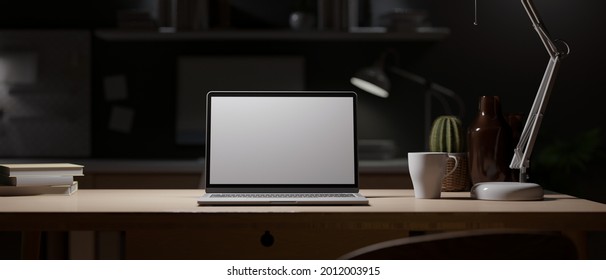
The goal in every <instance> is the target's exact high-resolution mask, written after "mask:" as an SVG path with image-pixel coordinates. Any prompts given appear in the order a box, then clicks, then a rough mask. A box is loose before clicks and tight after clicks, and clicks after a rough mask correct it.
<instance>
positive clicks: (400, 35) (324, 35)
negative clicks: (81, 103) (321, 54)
mask: <svg viewBox="0 0 606 280" xmlns="http://www.w3.org/2000/svg"><path fill="white" fill-rule="evenodd" d="M449 34H450V30H449V29H448V28H442V27H432V28H422V29H421V28H420V29H418V30H417V31H410V32H334V31H307V32H301V31H290V30H275V31H274V30H272V31H267V30H233V31H183V32H172V33H161V32H155V31H132V30H107V29H106V30H97V31H95V36H96V37H97V38H100V39H102V40H107V41H123V42H137V41H230V40H231V41H326V42H332V41H340V42H341V41H438V40H441V39H444V38H445V37H446V36H448V35H449Z"/></svg>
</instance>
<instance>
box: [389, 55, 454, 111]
mask: <svg viewBox="0 0 606 280" xmlns="http://www.w3.org/2000/svg"><path fill="white" fill-rule="evenodd" d="M389 70H390V71H391V72H393V73H394V74H396V75H398V76H400V77H403V78H405V79H408V80H411V81H413V82H416V83H418V84H421V85H424V86H426V87H427V90H431V91H433V92H437V93H439V94H442V95H444V96H448V97H449V98H452V99H454V101H455V102H456V103H457V106H458V107H459V114H460V115H461V117H463V116H464V115H465V104H464V103H463V99H461V97H460V96H459V95H458V94H456V93H455V92H454V91H452V90H451V89H449V88H446V87H444V86H442V85H440V84H436V83H434V82H431V81H429V80H428V79H425V78H423V77H421V76H419V75H417V74H414V73H411V72H408V71H406V70H404V69H401V68H398V67H391V68H390V69H389ZM434 96H436V97H438V96H437V95H434ZM438 98H439V97H438ZM441 102H442V101H441ZM442 104H444V102H442ZM444 107H445V108H446V107H448V104H445V105H444Z"/></svg>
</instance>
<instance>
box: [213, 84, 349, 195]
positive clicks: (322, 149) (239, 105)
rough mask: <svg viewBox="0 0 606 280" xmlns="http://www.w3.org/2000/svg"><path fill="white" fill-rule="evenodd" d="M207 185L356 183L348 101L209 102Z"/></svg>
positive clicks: (246, 99)
mask: <svg viewBox="0 0 606 280" xmlns="http://www.w3.org/2000/svg"><path fill="white" fill-rule="evenodd" d="M210 98H211V99H210V100H209V102H210V112H209V117H210V120H209V127H208V128H207V129H210V133H209V139H208V140H209V143H207V145H210V146H209V148H208V151H207V152H208V154H207V156H208V157H209V160H208V163H209V164H210V165H209V166H208V167H209V168H208V175H207V176H208V183H210V184H219V185H220V184H229V185H240V184H243V185H261V184H267V185H272V184H274V185H275V184H279V185H291V184H294V185H296V184H303V185H308V184H309V185H315V184H328V185H339V184H342V185H353V184H355V183H356V178H357V174H356V171H357V170H356V158H355V149H356V147H355V145H356V143H355V119H354V117H355V112H354V110H355V99H354V97H352V96H343V97H339V96H322V95H317V96H315V95H312V96H281V95H279V94H278V95H276V96H257V95H254V94H253V95H251V96H220V95H219V96H211V97H210Z"/></svg>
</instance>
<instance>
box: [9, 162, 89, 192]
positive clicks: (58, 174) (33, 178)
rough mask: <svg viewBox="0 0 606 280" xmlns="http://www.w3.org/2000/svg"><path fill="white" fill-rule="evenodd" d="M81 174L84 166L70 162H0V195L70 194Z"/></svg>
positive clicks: (74, 190) (75, 187)
mask: <svg viewBox="0 0 606 280" xmlns="http://www.w3.org/2000/svg"><path fill="white" fill-rule="evenodd" d="M83 175H84V166H82V165H77V164H71V163H28V164H0V195H33V194H61V195H71V194H73V193H74V192H76V191H77V190H78V182H77V181H76V180H74V177H75V176H83Z"/></svg>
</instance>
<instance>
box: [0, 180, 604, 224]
mask: <svg viewBox="0 0 606 280" xmlns="http://www.w3.org/2000/svg"><path fill="white" fill-rule="evenodd" d="M203 193H204V191H203V190H102V189H93V190H79V191H78V192H76V193H75V194H73V195H72V196H60V195H38V196H18V197H0V230H2V229H4V230H45V229H46V230H79V229H100V230H101V229H120V230H122V229H148V228H158V227H164V226H171V227H173V228H175V227H177V228H179V227H180V228H191V227H194V228H208V227H212V224H213V223H223V224H225V223H231V222H233V223H239V222H242V221H244V220H247V221H249V222H250V223H251V224H252V223H263V224H267V223H273V224H280V225H282V226H288V225H286V224H289V225H290V227H298V226H302V225H304V224H306V223H308V224H310V223H315V220H316V219H321V220H322V221H325V222H326V223H327V224H328V223H331V226H341V227H343V226H345V224H347V227H352V226H353V227H356V226H357V227H360V226H361V227H365V228H366V227H373V226H381V227H390V228H393V227H396V228H406V229H410V230H428V229H469V228H486V227H489V228H494V227H498V228H502V227H517V228H534V229H572V230H606V204H601V203H597V202H592V201H588V200H584V199H579V198H576V197H572V196H568V195H563V194H547V195H546V196H545V200H543V201H532V202H529V201H478V200H473V199H470V198H469V193H467V192H448V193H443V195H442V198H441V199H428V200H427V199H415V198H414V194H413V192H412V190H370V189H369V190H362V193H363V194H364V195H366V196H367V197H368V198H369V199H370V206H264V207H258V206H257V207H250V206H229V207H226V206H205V207H200V206H197V204H196V198H197V197H198V196H200V195H202V194H203ZM235 214H237V215H235ZM260 214H262V215H260ZM356 223H357V225H356ZM360 223H362V224H363V225H360Z"/></svg>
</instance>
